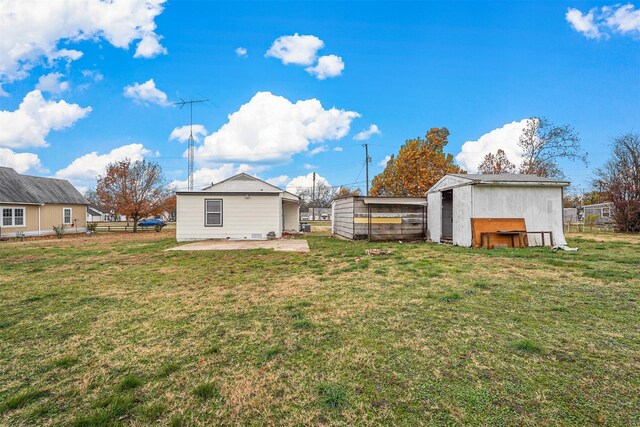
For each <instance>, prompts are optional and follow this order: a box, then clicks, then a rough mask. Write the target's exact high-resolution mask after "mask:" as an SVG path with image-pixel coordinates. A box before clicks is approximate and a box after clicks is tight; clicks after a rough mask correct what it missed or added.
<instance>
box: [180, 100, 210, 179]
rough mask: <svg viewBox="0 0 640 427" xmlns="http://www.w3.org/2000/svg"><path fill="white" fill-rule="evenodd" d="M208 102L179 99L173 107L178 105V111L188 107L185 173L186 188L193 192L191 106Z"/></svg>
mask: <svg viewBox="0 0 640 427" xmlns="http://www.w3.org/2000/svg"><path fill="white" fill-rule="evenodd" d="M207 101H209V100H208V99H189V100H184V99H182V98H180V101H178V102H174V103H173V105H179V106H180V109H181V110H182V108H183V107H184V106H185V105H187V104H188V105H189V140H188V141H189V142H188V146H189V147H188V149H187V153H188V154H187V157H188V158H189V160H188V161H189V170H188V172H187V175H188V176H189V177H188V178H187V179H188V180H187V188H188V190H189V191H192V190H193V160H194V150H195V149H194V147H195V142H196V141H195V139H194V138H193V104H198V103H201V102H207Z"/></svg>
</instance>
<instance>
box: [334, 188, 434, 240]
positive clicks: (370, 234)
mask: <svg viewBox="0 0 640 427" xmlns="http://www.w3.org/2000/svg"><path fill="white" fill-rule="evenodd" d="M331 209H332V213H331V220H332V222H331V233H332V234H333V235H334V236H340V237H344V238H346V239H352V240H361V239H369V240H419V239H424V238H426V236H427V199H426V198H423V197H362V196H347V197H340V198H337V199H336V200H334V201H333V203H332V205H331Z"/></svg>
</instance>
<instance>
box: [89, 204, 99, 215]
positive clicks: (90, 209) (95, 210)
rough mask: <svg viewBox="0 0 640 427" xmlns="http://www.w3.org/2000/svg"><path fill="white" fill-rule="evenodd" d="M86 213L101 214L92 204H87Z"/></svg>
mask: <svg viewBox="0 0 640 427" xmlns="http://www.w3.org/2000/svg"><path fill="white" fill-rule="evenodd" d="M87 213H88V214H89V215H91V216H101V215H102V212H100V211H99V210H98V209H96V208H94V207H93V206H87Z"/></svg>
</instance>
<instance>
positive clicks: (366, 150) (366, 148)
mask: <svg viewBox="0 0 640 427" xmlns="http://www.w3.org/2000/svg"><path fill="white" fill-rule="evenodd" d="M362 146H363V147H364V165H365V168H366V169H367V172H366V176H367V197H368V196H369V163H371V157H369V144H362Z"/></svg>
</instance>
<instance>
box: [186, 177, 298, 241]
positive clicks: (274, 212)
mask: <svg viewBox="0 0 640 427" xmlns="http://www.w3.org/2000/svg"><path fill="white" fill-rule="evenodd" d="M176 195H177V198H176V199H177V200H176V239H177V240H178V241H179V242H184V241H191V240H206V239H242V240H245V239H246V240H265V239H267V237H268V235H269V234H270V233H273V234H274V235H275V237H276V238H280V237H282V232H283V231H299V228H300V220H299V217H300V198H299V197H298V196H296V195H295V194H292V193H289V192H288V191H284V190H282V189H280V188H278V187H276V186H274V185H271V184H269V183H267V182H264V181H262V180H259V179H258V178H254V177H252V176H249V175H247V174H244V173H241V174H239V175H236V176H233V177H231V178H228V179H226V180H224V181H220V182H218V183H216V184H211V185H210V186H209V187H207V188H205V189H203V190H201V191H178V192H176Z"/></svg>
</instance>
